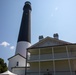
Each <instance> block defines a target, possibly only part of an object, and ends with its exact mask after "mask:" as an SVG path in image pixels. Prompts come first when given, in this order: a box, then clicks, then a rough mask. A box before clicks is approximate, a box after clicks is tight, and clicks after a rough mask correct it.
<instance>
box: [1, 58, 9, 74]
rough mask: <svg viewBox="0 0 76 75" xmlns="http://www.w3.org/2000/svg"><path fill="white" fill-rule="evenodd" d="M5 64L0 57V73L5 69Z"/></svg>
mask: <svg viewBox="0 0 76 75" xmlns="http://www.w3.org/2000/svg"><path fill="white" fill-rule="evenodd" d="M7 69H8V68H7V64H6V63H4V60H3V59H2V58H0V73H3V72H5V71H7Z"/></svg>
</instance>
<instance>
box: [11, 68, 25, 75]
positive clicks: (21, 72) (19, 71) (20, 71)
mask: <svg viewBox="0 0 76 75" xmlns="http://www.w3.org/2000/svg"><path fill="white" fill-rule="evenodd" d="M12 72H13V73H15V74H17V75H25V68H13V69H12Z"/></svg>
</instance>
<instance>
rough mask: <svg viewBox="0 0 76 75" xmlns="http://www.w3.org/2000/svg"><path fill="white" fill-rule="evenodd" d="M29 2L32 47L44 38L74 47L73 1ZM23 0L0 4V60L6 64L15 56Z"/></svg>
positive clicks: (6, 0)
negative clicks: (58, 40) (57, 37)
mask: <svg viewBox="0 0 76 75" xmlns="http://www.w3.org/2000/svg"><path fill="white" fill-rule="evenodd" d="M28 1H30V2H31V6H32V11H31V44H34V43H36V42H38V41H39V39H38V37H39V36H40V35H43V36H44V38H45V37H47V36H50V37H53V34H54V33H58V34H59V39H60V40H64V41H68V42H72V43H76V0H28ZM25 2H26V0H0V58H3V59H4V61H5V62H6V63H7V64H8V58H10V57H12V56H13V55H15V50H16V45H17V38H18V33H19V28H20V24H21V19H22V14H23V6H24V4H25Z"/></svg>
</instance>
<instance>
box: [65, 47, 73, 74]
mask: <svg viewBox="0 0 76 75" xmlns="http://www.w3.org/2000/svg"><path fill="white" fill-rule="evenodd" d="M66 52H67V57H68V64H69V69H70V73H71V75H72V70H71V64H70V59H69V53H68V47H67V46H66Z"/></svg>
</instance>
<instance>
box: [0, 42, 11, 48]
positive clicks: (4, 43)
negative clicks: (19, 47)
mask: <svg viewBox="0 0 76 75" xmlns="http://www.w3.org/2000/svg"><path fill="white" fill-rule="evenodd" d="M0 45H1V46H4V47H7V46H10V44H9V43H8V42H6V41H4V42H2V43H1V44H0Z"/></svg>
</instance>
